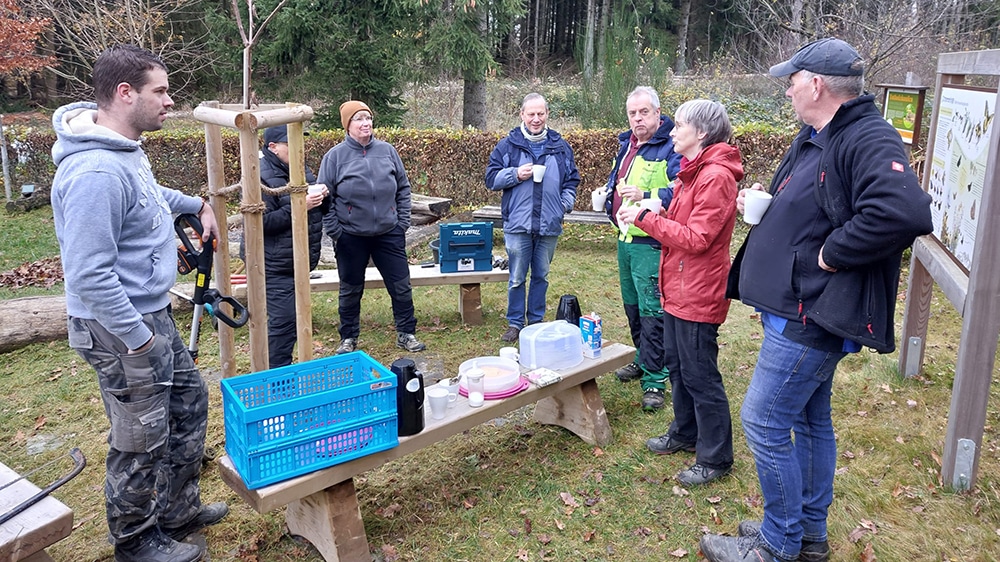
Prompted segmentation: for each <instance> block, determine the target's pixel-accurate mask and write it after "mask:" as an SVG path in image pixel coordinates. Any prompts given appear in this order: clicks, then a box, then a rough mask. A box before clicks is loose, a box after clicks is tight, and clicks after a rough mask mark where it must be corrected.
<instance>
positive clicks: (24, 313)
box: [0, 295, 66, 353]
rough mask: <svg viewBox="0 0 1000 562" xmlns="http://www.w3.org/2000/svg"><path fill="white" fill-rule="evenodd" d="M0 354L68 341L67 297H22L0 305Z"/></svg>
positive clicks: (0, 302)
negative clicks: (26, 347)
mask: <svg viewBox="0 0 1000 562" xmlns="http://www.w3.org/2000/svg"><path fill="white" fill-rule="evenodd" d="M0 318H7V319H8V320H6V321H4V322H0V353H7V352H8V351H14V350H15V349H20V348H22V347H24V346H26V345H30V344H33V343H40V342H50V341H56V340H60V339H66V297H65V296H64V295H58V296H46V297H22V298H19V299H10V300H5V301H0Z"/></svg>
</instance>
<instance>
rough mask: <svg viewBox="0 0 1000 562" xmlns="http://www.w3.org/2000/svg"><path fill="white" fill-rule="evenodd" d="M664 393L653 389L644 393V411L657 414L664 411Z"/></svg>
mask: <svg viewBox="0 0 1000 562" xmlns="http://www.w3.org/2000/svg"><path fill="white" fill-rule="evenodd" d="M663 402H664V400H663V391H662V390H657V389H655V388H651V389H649V390H647V391H646V392H643V393H642V409H643V410H645V411H647V412H655V411H656V410H662V409H663Z"/></svg>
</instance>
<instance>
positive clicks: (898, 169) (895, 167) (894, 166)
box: [892, 160, 906, 172]
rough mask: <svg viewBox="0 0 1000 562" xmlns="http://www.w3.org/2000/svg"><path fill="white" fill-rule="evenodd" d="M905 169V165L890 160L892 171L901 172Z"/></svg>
mask: <svg viewBox="0 0 1000 562" xmlns="http://www.w3.org/2000/svg"><path fill="white" fill-rule="evenodd" d="M905 169H906V167H905V166H903V165H902V164H900V163H899V162H896V161H895V160H894V161H893V162H892V170H893V171H894V172H902V171H903V170H905Z"/></svg>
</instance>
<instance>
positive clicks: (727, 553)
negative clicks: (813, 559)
mask: <svg viewBox="0 0 1000 562" xmlns="http://www.w3.org/2000/svg"><path fill="white" fill-rule="evenodd" d="M698 546H699V548H700V549H701V553H702V555H703V556H704V557H705V559H706V560H708V561H709V562H785V561H783V560H782V559H781V558H778V557H777V556H775V555H774V553H772V552H771V551H770V550H768V549H767V545H766V544H765V543H764V541H763V540H762V539H761V538H760V535H759V534H758V535H754V536H752V537H727V536H725V535H702V537H701V542H700V543H699V545H698Z"/></svg>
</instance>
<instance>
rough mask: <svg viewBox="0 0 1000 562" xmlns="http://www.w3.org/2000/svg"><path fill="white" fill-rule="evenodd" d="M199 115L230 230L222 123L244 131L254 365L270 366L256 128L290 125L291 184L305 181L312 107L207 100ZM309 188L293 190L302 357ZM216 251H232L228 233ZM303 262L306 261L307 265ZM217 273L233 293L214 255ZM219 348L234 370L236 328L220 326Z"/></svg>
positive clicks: (307, 318) (307, 346)
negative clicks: (306, 128) (307, 130)
mask: <svg viewBox="0 0 1000 562" xmlns="http://www.w3.org/2000/svg"><path fill="white" fill-rule="evenodd" d="M194 117H195V119H197V120H199V121H201V122H202V123H204V124H205V152H206V161H207V168H208V190H209V193H210V194H211V199H210V203H211V204H212V209H213V210H214V211H215V220H216V222H218V223H219V228H220V231H221V232H226V229H227V226H228V225H227V220H226V198H225V196H223V195H220V194H219V193H220V190H222V189H223V188H224V187H226V181H225V177H224V173H223V169H224V167H223V152H222V129H221V128H222V127H229V128H231V129H236V130H237V131H238V132H239V135H240V185H241V188H242V203H243V207H244V209H250V210H244V212H243V233H244V237H245V239H246V265H247V309H248V310H249V311H250V321H249V323H248V327H249V330H250V370H251V371H252V372H257V371H262V370H264V369H267V368H268V357H267V291H266V288H265V285H264V222H263V202H262V199H261V189H260V160H259V157H258V152H259V150H260V141H259V139H258V134H257V132H258V131H259V130H260V129H265V128H267V127H276V126H278V125H288V154H289V171H290V174H291V177H290V178H289V185H290V186H292V187H293V188H294V187H303V186H304V185H305V168H304V166H305V143H304V141H303V137H302V123H303V122H305V121H308V120H310V119H312V117H313V110H312V108H311V107H309V106H307V105H298V104H285V105H261V106H257V107H255V108H254V109H253V110H250V109H246V108H244V107H243V106H242V105H225V104H220V103H218V102H215V101H208V102H203V103H202V104H201V105H199V106H198V107H196V108H195V110H194ZM305 197H306V193H305V190H295V189H293V190H292V192H291V199H292V252H293V256H294V258H293V259H294V263H295V288H296V290H295V310H296V315H297V319H298V322H297V325H298V342H299V345H298V349H299V360H300V361H307V360H309V359H311V358H312V312H311V310H312V308H311V301H310V298H311V297H310V294H309V236H308V231H307V228H308V217H307V215H306V202H305ZM216 251H217V253H218V255H220V256H228V255H229V242H228V240H227V238H226V237H225V236H223V237H221V239H220V240H219V241H218V247H217V249H216ZM303 264H304V265H303ZM214 274H215V279H216V283H217V286H218V288H219V291H220V292H222V294H226V295H229V294H232V292H231V290H232V287H231V284H230V278H229V263H228V261H227V260H225V259H217V260H215V271H214ZM219 353H220V356H221V363H222V376H223V377H232V376H235V375H236V362H235V359H234V357H235V338H234V334H233V330H232V328H230V327H228V326H225V325H222V324H221V323H220V326H219Z"/></svg>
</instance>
